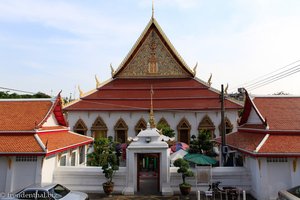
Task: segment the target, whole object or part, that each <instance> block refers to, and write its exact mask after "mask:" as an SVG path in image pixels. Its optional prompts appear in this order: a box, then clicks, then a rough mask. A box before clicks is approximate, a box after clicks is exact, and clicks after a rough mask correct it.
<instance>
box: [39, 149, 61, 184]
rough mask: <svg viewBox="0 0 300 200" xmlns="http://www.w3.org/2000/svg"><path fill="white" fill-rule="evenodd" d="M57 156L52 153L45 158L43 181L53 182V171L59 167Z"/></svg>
mask: <svg viewBox="0 0 300 200" xmlns="http://www.w3.org/2000/svg"><path fill="white" fill-rule="evenodd" d="M57 165H58V163H57V156H56V154H55V155H52V156H49V157H46V158H44V161H43V168H42V180H41V182H42V183H52V182H53V173H54V170H55V168H56V167H57Z"/></svg>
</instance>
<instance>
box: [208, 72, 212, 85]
mask: <svg viewBox="0 0 300 200" xmlns="http://www.w3.org/2000/svg"><path fill="white" fill-rule="evenodd" d="M211 78H212V73H210V77H209V79H208V81H207V83H208V85H209V86H211Z"/></svg>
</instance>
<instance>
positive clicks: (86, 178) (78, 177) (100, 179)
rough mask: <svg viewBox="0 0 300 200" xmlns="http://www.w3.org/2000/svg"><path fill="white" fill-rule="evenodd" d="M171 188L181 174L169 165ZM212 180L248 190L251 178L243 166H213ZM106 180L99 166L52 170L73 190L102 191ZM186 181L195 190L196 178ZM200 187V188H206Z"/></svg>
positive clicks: (120, 177)
mask: <svg viewBox="0 0 300 200" xmlns="http://www.w3.org/2000/svg"><path fill="white" fill-rule="evenodd" d="M126 172H127V170H126V167H120V170H119V171H118V172H116V175H115V177H114V178H113V181H114V183H115V188H114V193H122V191H123V189H124V188H125V186H126V175H127V173H126ZM170 172H171V181H170V183H171V188H172V189H173V191H174V192H175V193H179V186H178V185H179V184H180V183H181V182H182V179H181V175H180V174H178V173H177V168H176V167H170ZM212 174H213V175H212V179H213V181H221V182H222V183H221V184H220V186H221V187H223V186H235V187H238V188H240V189H243V190H246V191H250V189H251V179H250V174H249V172H248V171H247V169H246V168H243V167H215V168H213V170H212ZM105 181H106V179H105V177H104V174H103V173H102V169H101V168H100V167H58V168H57V169H56V170H55V172H54V182H57V183H61V184H63V185H65V186H67V187H68V188H70V189H73V190H79V191H85V192H95V193H103V189H102V183H104V182H105ZM187 182H189V183H190V184H192V185H193V188H192V190H193V191H196V190H197V188H196V178H195V177H194V178H187ZM207 189H208V186H207V187H206V188H201V190H207Z"/></svg>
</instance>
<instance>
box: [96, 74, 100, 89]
mask: <svg viewBox="0 0 300 200" xmlns="http://www.w3.org/2000/svg"><path fill="white" fill-rule="evenodd" d="M95 80H96V88H98V87H100V81H99V79H98V78H97V75H95Z"/></svg>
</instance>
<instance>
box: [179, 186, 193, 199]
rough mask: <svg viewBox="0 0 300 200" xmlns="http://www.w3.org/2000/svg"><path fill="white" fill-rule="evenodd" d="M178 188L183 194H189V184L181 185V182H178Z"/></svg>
mask: <svg viewBox="0 0 300 200" xmlns="http://www.w3.org/2000/svg"><path fill="white" fill-rule="evenodd" d="M179 188H180V192H181V194H182V195H184V196H186V195H188V194H190V192H191V186H190V185H182V184H180V185H179Z"/></svg>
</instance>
